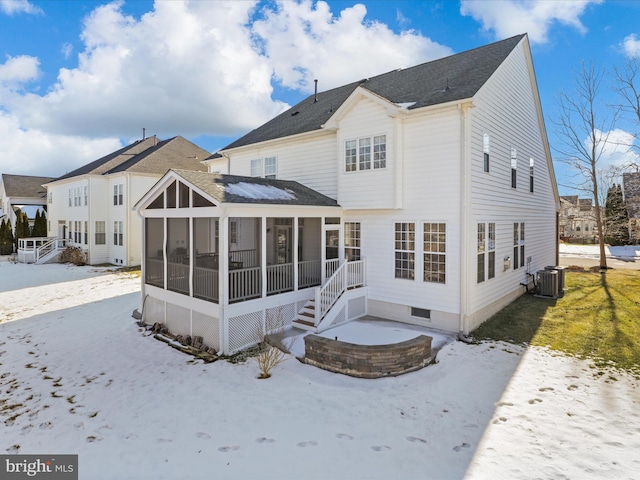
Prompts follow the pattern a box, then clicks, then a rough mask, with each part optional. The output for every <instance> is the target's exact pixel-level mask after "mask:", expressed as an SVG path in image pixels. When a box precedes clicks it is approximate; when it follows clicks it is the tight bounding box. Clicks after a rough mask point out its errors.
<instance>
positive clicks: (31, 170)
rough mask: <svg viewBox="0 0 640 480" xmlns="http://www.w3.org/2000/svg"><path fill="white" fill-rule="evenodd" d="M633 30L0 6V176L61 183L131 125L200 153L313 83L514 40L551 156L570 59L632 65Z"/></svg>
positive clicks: (524, 21)
mask: <svg viewBox="0 0 640 480" xmlns="http://www.w3.org/2000/svg"><path fill="white" fill-rule="evenodd" d="M638 20H640V2H630V1H629V2H606V3H605V2H600V1H587V0H584V1H559V2H553V1H536V0H532V1H516V0H503V1H473V2H471V1H462V2H453V1H440V2H409V1H394V2H385V1H365V2H363V3H354V2H346V1H329V2H311V1H303V2H293V1H287V2H280V1H268V2H256V1H232V2H224V1H206V0H197V1H179V0H173V1H157V2H151V1H146V0H136V1H129V2H125V1H115V2H111V3H106V2H100V1H80V0H78V1H65V0H57V1H37V0H33V1H27V0H0V45H1V46H0V48H1V49H3V50H4V51H0V139H1V141H0V173H13V174H25V175H46V176H59V175H62V174H64V173H66V172H68V171H70V170H73V169H75V168H77V167H79V166H81V165H84V164H86V163H89V162H90V161H92V160H95V159H97V158H99V157H101V156H103V155H105V154H107V153H110V152H111V151H113V150H116V149H117V148H119V147H121V146H123V145H126V144H128V143H130V142H131V141H134V140H136V139H139V138H141V137H142V129H143V128H145V129H146V133H147V135H153V134H157V135H158V136H159V137H161V138H169V137H172V136H175V135H182V136H184V137H186V138H188V139H190V140H192V141H193V142H195V143H197V144H198V145H200V146H201V147H203V148H205V149H207V150H209V151H211V152H214V151H216V150H217V149H219V148H222V147H224V146H225V145H227V144H228V143H230V142H231V141H233V140H234V139H236V138H238V137H239V136H241V135H243V134H244V133H246V132H248V131H250V130H251V129H253V128H255V127H257V126H259V125H260V124H262V123H264V122H265V121H267V120H269V119H270V118H272V117H273V116H275V115H277V114H278V113H280V112H281V111H283V109H286V108H288V107H289V106H290V105H293V104H295V103H297V102H298V101H300V100H301V99H302V98H304V97H305V96H307V95H309V94H311V93H312V92H313V88H314V82H313V80H314V79H318V80H319V89H320V90H321V91H322V90H327V89H329V88H332V87H335V86H339V85H342V84H345V83H348V82H351V81H354V80H357V79H360V78H364V77H367V76H372V75H376V74H380V73H384V72H386V71H389V70H392V69H396V68H399V67H408V66H412V65H416V64H419V63H423V62H426V61H429V60H433V59H436V58H440V57H443V56H446V55H450V54H452V53H457V52H460V51H464V50H468V49H470V48H475V47H477V46H481V45H484V44H487V43H490V42H493V41H496V40H500V39H503V38H507V37H510V36H513V35H517V34H520V33H525V32H526V33H528V34H529V38H530V41H531V44H532V51H533V58H534V64H535V67H536V73H537V76H538V84H539V88H540V93H541V98H542V103H543V110H544V113H545V115H546V118H547V129H548V130H549V136H550V139H551V142H552V147H553V146H554V145H553V143H554V132H553V131H552V130H553V125H552V123H551V121H552V119H553V117H554V116H555V115H556V113H557V112H556V97H557V95H558V93H559V92H560V91H562V89H563V88H565V89H566V88H571V86H572V83H573V72H574V70H575V69H577V68H579V67H580V63H581V61H582V60H587V61H595V62H597V63H598V64H599V65H601V66H603V67H607V68H609V69H611V68H613V66H615V65H618V66H620V65H623V64H624V62H625V60H626V59H628V58H631V57H633V56H634V55H635V56H637V55H638V54H640V38H639V36H640V22H639V21H638ZM606 93H607V102H609V103H611V100H610V93H611V92H609V91H608V90H607V92H606ZM607 102H603V103H607ZM602 108H603V109H604V106H603V107H602ZM603 112H604V110H603ZM634 128H635V129H636V131H637V130H638V128H637V124H636V125H635V126H634V125H633V124H631V123H621V124H620V125H619V126H618V128H617V130H616V131H615V132H614V134H615V135H616V138H628V137H629V135H631V133H632V132H633V131H634V130H633V129H634ZM610 150H611V152H608V153H610V154H611V155H610V156H609V157H610V158H609V160H608V161H610V162H618V163H619V162H625V161H630V160H637V159H636V158H635V157H634V156H633V155H632V154H630V153H628V152H626V151H622V150H621V148H619V147H618V148H617V149H613V148H612V149H610ZM557 173H558V177H559V179H558V180H559V183H561V184H562V183H563V178H564V175H565V172H564V169H563V167H562V166H558V167H557ZM561 193H566V192H561Z"/></svg>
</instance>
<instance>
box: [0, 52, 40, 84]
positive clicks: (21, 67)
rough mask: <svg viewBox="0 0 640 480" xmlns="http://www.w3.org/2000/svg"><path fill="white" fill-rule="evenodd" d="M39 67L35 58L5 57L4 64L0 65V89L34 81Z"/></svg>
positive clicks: (22, 56)
mask: <svg viewBox="0 0 640 480" xmlns="http://www.w3.org/2000/svg"><path fill="white" fill-rule="evenodd" d="M39 65H40V61H39V60H38V59H37V58H35V57H30V56H28V55H21V56H19V57H7V61H6V62H5V63H0V89H1V88H7V87H12V86H15V85H18V84H23V83H25V82H28V81H29V80H34V79H36V78H37V77H38V66H39Z"/></svg>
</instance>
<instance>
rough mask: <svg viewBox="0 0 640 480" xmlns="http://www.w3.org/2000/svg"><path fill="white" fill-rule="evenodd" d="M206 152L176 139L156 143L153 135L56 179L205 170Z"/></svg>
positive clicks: (187, 142)
mask: <svg viewBox="0 0 640 480" xmlns="http://www.w3.org/2000/svg"><path fill="white" fill-rule="evenodd" d="M209 155H211V154H210V152H207V151H206V150H204V149H202V148H200V147H199V146H197V145H196V144H194V143H191V142H190V141H188V140H187V139H185V138H183V137H181V136H177V137H173V138H170V139H168V140H158V139H157V138H156V137H155V136H153V137H149V138H146V139H144V140H138V141H137V142H134V143H132V144H131V145H128V146H126V147H123V148H121V149H120V150H116V151H115V152H113V153H110V154H109V155H106V156H104V157H102V158H99V159H98V160H95V161H93V162H91V163H88V164H87V165H85V166H83V167H80V168H78V169H76V170H74V171H72V172H69V173H67V174H65V175H63V176H61V177H59V178H57V179H56V180H63V179H66V178H72V177H78V176H80V175H108V174H111V173H118V172H134V173H148V174H157V175H164V174H165V173H167V171H168V170H169V169H171V168H181V169H189V170H198V171H203V172H204V171H207V167H206V166H205V165H203V164H202V163H201V162H202V161H203V160H204V159H206V158H207V157H209Z"/></svg>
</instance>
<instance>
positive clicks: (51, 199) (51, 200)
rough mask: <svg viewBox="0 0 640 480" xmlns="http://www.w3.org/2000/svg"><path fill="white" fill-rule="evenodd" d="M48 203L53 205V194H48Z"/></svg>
mask: <svg viewBox="0 0 640 480" xmlns="http://www.w3.org/2000/svg"><path fill="white" fill-rule="evenodd" d="M49 203H53V192H49Z"/></svg>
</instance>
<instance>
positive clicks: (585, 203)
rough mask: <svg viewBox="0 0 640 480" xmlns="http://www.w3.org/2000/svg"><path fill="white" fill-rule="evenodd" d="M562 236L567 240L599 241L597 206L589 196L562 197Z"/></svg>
mask: <svg viewBox="0 0 640 480" xmlns="http://www.w3.org/2000/svg"><path fill="white" fill-rule="evenodd" d="M558 221H559V225H560V238H561V239H562V240H564V241H566V242H574V243H597V242H598V225H597V220H596V207H595V206H594V205H593V201H592V200H591V199H589V198H578V196H577V195H563V196H562V197H560V214H559V220H558Z"/></svg>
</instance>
